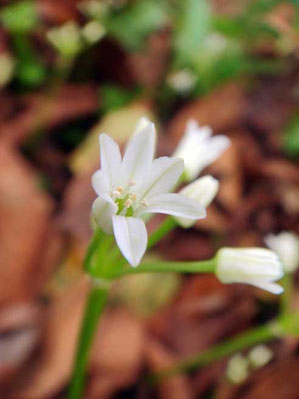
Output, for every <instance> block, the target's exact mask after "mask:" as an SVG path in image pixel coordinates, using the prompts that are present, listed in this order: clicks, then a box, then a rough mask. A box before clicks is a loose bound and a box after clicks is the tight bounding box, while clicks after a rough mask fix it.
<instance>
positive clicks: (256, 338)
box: [149, 321, 277, 383]
mask: <svg viewBox="0 0 299 399" xmlns="http://www.w3.org/2000/svg"><path fill="white" fill-rule="evenodd" d="M276 336H277V323H276V322H273V321H272V322H271V323H269V324H266V325H264V326H260V327H256V328H254V329H252V330H250V331H247V332H246V333H243V334H240V335H237V336H236V337H235V338H232V339H230V340H228V341H225V342H223V343H221V344H219V345H215V346H213V347H212V348H209V349H207V350H205V351H203V352H202V353H200V354H198V355H195V356H190V357H189V358H187V359H185V360H182V361H181V362H178V363H176V364H175V365H174V366H172V367H170V368H167V369H164V370H161V371H160V372H157V373H154V374H151V375H150V376H149V380H150V382H152V383H158V382H159V381H161V380H163V379H164V378H166V377H170V376H173V375H175V374H178V373H182V372H187V371H191V370H194V369H197V368H198V367H203V366H207V365H208V364H210V363H212V362H214V361H216V360H220V359H223V358H225V357H227V356H229V355H231V354H233V353H235V352H237V351H240V350H242V349H245V348H248V347H250V346H253V345H256V344H258V343H261V342H267V341H270V340H271V339H273V338H275V337H276Z"/></svg>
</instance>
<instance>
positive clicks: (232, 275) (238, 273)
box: [215, 248, 283, 294]
mask: <svg viewBox="0 0 299 399" xmlns="http://www.w3.org/2000/svg"><path fill="white" fill-rule="evenodd" d="M216 259H217V260H216V270H215V273H216V275H217V277H218V278H219V280H220V281H221V282H222V283H225V284H230V283H245V284H251V285H254V286H256V287H259V288H262V289H264V290H267V291H269V292H272V293H273V294H281V293H282V291H283V288H282V287H281V286H280V285H278V284H276V283H275V281H277V280H279V279H280V278H281V277H282V276H283V268H282V265H281V263H280V261H279V259H278V256H277V255H276V254H275V253H274V252H272V251H270V250H269V249H264V248H222V249H220V250H219V251H218V253H217V256H216Z"/></svg>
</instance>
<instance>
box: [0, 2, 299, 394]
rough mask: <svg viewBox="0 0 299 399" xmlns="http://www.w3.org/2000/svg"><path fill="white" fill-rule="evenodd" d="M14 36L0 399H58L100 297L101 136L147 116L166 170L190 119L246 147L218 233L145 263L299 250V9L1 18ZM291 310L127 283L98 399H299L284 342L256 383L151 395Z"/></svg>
mask: <svg viewBox="0 0 299 399" xmlns="http://www.w3.org/2000/svg"><path fill="white" fill-rule="evenodd" d="M0 25H1V27H0V392H1V394H0V397H1V398H3V399H4V398H5V399H44V398H51V399H54V398H55V399H56V398H57V399H58V398H63V397H65V392H66V388H67V385H68V381H69V377H70V370H71V363H72V358H73V353H74V348H75V342H76V337H77V332H78V328H79V323H80V319H81V315H82V310H83V305H84V300H85V295H86V292H87V288H88V282H87V280H86V278H85V277H84V275H83V272H82V259H83V256H84V251H85V249H86V246H87V243H88V240H89V238H90V236H91V230H90V223H89V222H90V219H89V213H90V206H91V203H92V201H93V199H94V196H95V194H94V193H93V190H92V188H91V186H90V176H91V173H92V172H93V171H94V170H95V169H97V168H98V167H99V148H98V134H99V133H101V132H106V133H108V134H109V135H111V136H112V137H113V138H115V139H116V140H118V142H119V143H120V144H121V145H122V144H123V143H124V142H125V141H126V140H127V138H128V137H129V136H130V135H131V133H132V131H133V129H134V127H135V124H136V122H137V120H138V119H139V118H140V117H141V116H144V115H145V116H147V117H148V118H150V119H151V120H152V121H154V122H155V123H156V126H157V130H158V133H159V143H158V149H157V152H158V155H170V154H171V153H172V152H173V150H174V148H175V146H176V144H177V142H178V140H179V139H180V137H181V136H182V134H183V132H184V129H185V125H186V122H187V121H188V120H189V119H190V118H193V119H195V120H196V121H198V122H199V124H200V125H209V126H211V127H212V128H213V130H214V132H215V133H223V134H226V135H228V136H229V137H230V138H231V140H232V145H231V147H230V148H229V150H227V151H226V153H225V154H224V155H223V156H222V157H221V158H220V159H219V160H218V161H217V162H215V163H214V164H213V165H212V166H210V167H209V168H207V169H206V171H205V172H206V173H210V174H212V175H213V176H215V177H216V178H218V179H219V180H220V187H221V188H220V192H219V194H218V196H217V198H216V201H214V202H213V204H212V205H211V206H210V207H209V208H208V217H207V218H206V219H205V220H201V221H199V222H198V223H197V224H196V225H195V226H194V228H192V229H190V230H188V231H184V230H183V229H180V228H177V229H176V230H175V231H173V232H172V233H171V234H170V235H169V236H168V237H167V238H165V239H164V240H163V241H162V242H161V243H160V244H159V245H158V246H157V247H156V248H155V250H154V251H153V253H152V254H149V255H148V256H155V257H157V258H158V257H160V258H166V259H172V260H183V259H184V260H195V259H205V258H208V257H211V256H213V254H214V253H215V251H216V250H217V249H218V248H219V247H221V246H223V245H226V246H227V245H230V246H260V245H264V241H263V240H264V236H265V235H266V234H268V233H270V232H272V233H273V232H274V233H278V232H280V231H282V230H287V231H295V232H296V231H297V234H298V233H299V224H298V220H299V218H298V214H299V212H298V211H299V201H298V198H299V185H298V182H299V173H298V171H299V168H298V163H297V161H298V157H299V114H298V98H299V81H298V77H299V69H298V64H299V63H298V58H299V9H298V1H297V0H290V1H279V0H251V1H250V0H239V1H235V0H213V1H208V0H184V1H179V0H159V1H158V0H135V1H133V0H115V1H112V0H111V1H109V0H106V1H104V0H102V1H100V0H82V1H76V0H63V1H61V0H60V1H58V0H38V1H29V0H25V1H18V2H14V1H5V0H1V2H0ZM160 220H161V218H160V217H157V218H154V219H153V220H152V221H151V224H152V226H150V228H153V227H154V226H156V225H157V224H158V223H159V222H160ZM278 301H279V298H276V297H274V296H273V295H271V294H268V293H266V292H263V291H261V290H258V289H255V288H253V287H249V286H244V285H240V286H239V285H231V286H224V285H221V284H220V283H219V282H218V281H217V280H216V279H215V277H214V276H212V275H206V276H205V275H203V276H178V275H172V274H167V275H151V276H147V275H143V276H141V275H140V276H136V277H134V276H131V277H130V278H126V279H123V280H122V281H120V282H118V283H117V285H116V286H115V287H114V289H113V292H112V293H111V297H110V300H109V307H108V309H107V311H106V313H105V315H104V318H103V321H102V323H101V329H100V330H99V331H98V334H97V337H96V340H95V345H94V348H93V351H92V356H91V361H90V367H89V373H88V380H87V389H86V395H85V398H86V399H105V398H138V399H139V398H140V399H141V398H142V399H146V398H161V399H165V398H167V399H189V398H190V399H193V398H194V399H195V398H217V399H238V398H242V399H251V398H252V399H259V398H263V399H264V398H267V397H271V398H279V399H294V398H297V397H299V396H298V392H299V359H298V342H297V340H296V339H294V338H293V339H292V338H288V339H283V340H278V339H277V340H274V341H272V342H271V343H270V344H269V345H268V349H269V350H270V351H271V356H270V358H271V360H269V363H268V364H267V365H265V366H264V367H261V368H259V369H257V370H255V371H253V370H251V371H250V373H245V376H244V375H243V377H244V378H243V377H242V375H241V377H242V378H240V377H238V375H237V377H238V378H235V377H234V376H233V377H231V373H228V363H227V360H221V361H218V362H214V363H212V364H211V365H209V366H207V367H204V368H201V369H200V370H195V371H194V372H193V373H192V374H191V375H189V376H177V377H173V378H170V379H166V380H165V381H163V382H162V383H161V384H160V385H159V386H158V387H155V388H153V387H150V386H149V385H148V384H147V383H146V382H145V380H144V377H145V376H146V374H147V373H148V372H150V371H155V370H157V369H158V368H161V367H166V366H167V365H170V364H172V363H173V362H175V361H177V360H179V359H180V358H183V357H185V356H188V355H194V354H196V353H198V352H200V351H202V350H204V349H206V348H209V347H211V346H212V345H214V344H215V343H218V342H221V341H223V340H225V339H229V338H230V337H233V336H235V335H236V334H238V333H241V332H244V331H246V330H247V329H249V328H252V327H254V326H258V325H261V324H262V323H265V322H267V321H268V320H271V319H272V318H273V317H275V316H276V315H277V312H278V306H279V304H278ZM292 303H293V306H294V309H296V306H297V309H298V308H299V291H298V290H297V291H296V290H295V291H294V295H293V297H292ZM239 364H240V363H239ZM237 368H239V366H238V367H237ZM237 374H238V373H237ZM241 374H242V373H241Z"/></svg>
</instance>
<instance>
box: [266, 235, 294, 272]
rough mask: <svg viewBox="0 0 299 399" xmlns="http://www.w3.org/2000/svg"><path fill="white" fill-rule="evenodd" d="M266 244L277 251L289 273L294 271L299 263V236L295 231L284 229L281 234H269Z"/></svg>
mask: <svg viewBox="0 0 299 399" xmlns="http://www.w3.org/2000/svg"><path fill="white" fill-rule="evenodd" d="M265 243H266V245H267V246H268V247H269V248H270V249H272V251H274V252H276V253H277V255H278V256H279V258H280V260H281V263H282V266H283V268H284V270H285V272H287V273H292V272H294V271H295V270H296V269H297V267H298V264H299V237H298V236H297V235H296V234H295V233H291V232H288V231H283V232H281V233H280V234H277V235H274V234H268V235H267V236H266V237H265Z"/></svg>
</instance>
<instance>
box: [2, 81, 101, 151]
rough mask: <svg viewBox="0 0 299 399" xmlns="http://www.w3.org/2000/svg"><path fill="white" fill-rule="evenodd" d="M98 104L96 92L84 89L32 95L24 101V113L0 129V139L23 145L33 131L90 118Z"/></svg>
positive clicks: (88, 88) (71, 88)
mask: <svg viewBox="0 0 299 399" xmlns="http://www.w3.org/2000/svg"><path fill="white" fill-rule="evenodd" d="M98 101H99V100H98V95H97V92H96V89H95V88H94V87H93V86H88V85H81V86H79V85H65V86H63V87H61V88H59V90H58V92H57V94H55V93H54V96H53V95H52V94H47V93H35V94H33V95H31V96H30V97H28V98H27V99H25V101H24V109H22V110H21V111H20V112H19V113H18V114H17V115H13V117H12V118H11V119H9V120H7V121H6V122H3V123H2V124H1V125H0V137H1V139H2V140H3V141H5V142H8V143H11V144H20V143H23V142H24V140H26V139H27V138H28V137H30V135H31V134H33V133H36V131H37V130H40V129H42V130H48V129H52V128H53V127H55V126H57V125H59V124H62V123H64V122H68V121H70V120H73V119H78V118H80V117H83V116H86V115H90V114H92V113H93V112H95V111H96V110H97V108H98Z"/></svg>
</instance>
